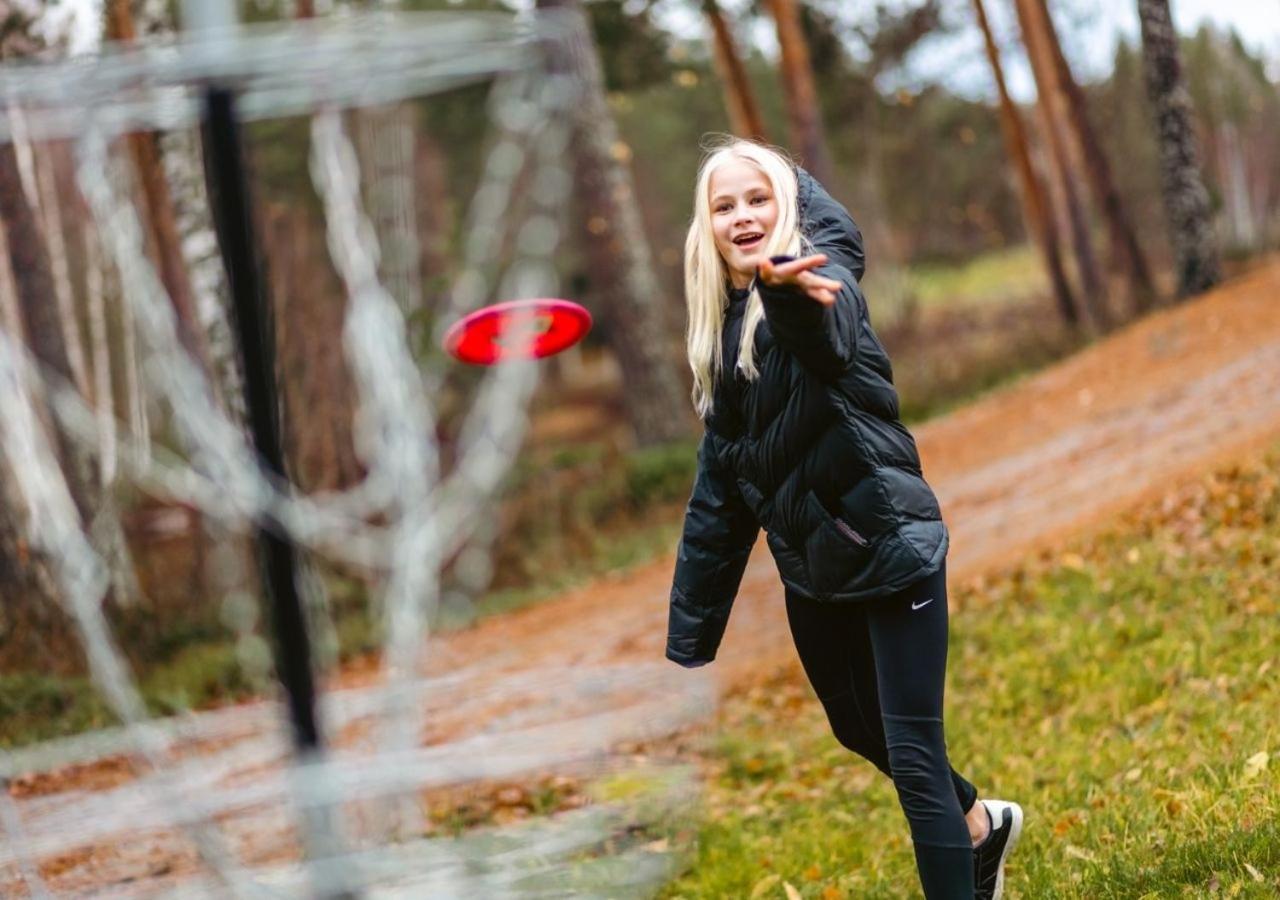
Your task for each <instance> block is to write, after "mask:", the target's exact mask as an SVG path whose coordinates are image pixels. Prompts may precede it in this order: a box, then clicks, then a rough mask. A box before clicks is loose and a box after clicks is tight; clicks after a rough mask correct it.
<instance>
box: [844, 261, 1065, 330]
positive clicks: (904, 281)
mask: <svg viewBox="0 0 1280 900" xmlns="http://www.w3.org/2000/svg"><path fill="white" fill-rule="evenodd" d="M862 286H863V288H864V289H865V291H866V295H867V297H868V302H869V303H870V304H871V308H872V311H873V314H877V313H882V314H883V315H884V316H885V317H886V319H885V320H886V321H892V320H896V319H898V318H899V317H900V316H901V315H902V314H904V312H905V310H906V308H907V307H909V306H911V305H915V306H916V307H917V308H918V309H919V310H921V311H930V310H935V309H943V308H952V309H954V308H957V307H964V308H975V309H981V308H991V307H996V306H1007V305H1010V304H1016V303H1023V302H1026V301H1027V300H1028V299H1031V298H1033V297H1036V296H1039V295H1044V294H1047V293H1048V292H1049V282H1048V280H1047V278H1046V277H1045V274H1044V267H1043V266H1042V265H1041V263H1040V258H1039V255H1038V253H1037V251H1036V249H1035V247H1034V246H1033V245H1031V244H1020V245H1018V246H1015V247H1006V248H1003V249H1000V250H992V251H990V252H988V253H983V254H982V255H981V256H976V257H974V258H973V259H971V260H968V261H966V262H963V263H914V264H912V265H910V266H907V267H904V268H898V269H893V268H890V267H876V266H874V265H873V266H871V267H870V268H869V270H868V272H867V277H866V279H865V280H864V281H863V285H862Z"/></svg>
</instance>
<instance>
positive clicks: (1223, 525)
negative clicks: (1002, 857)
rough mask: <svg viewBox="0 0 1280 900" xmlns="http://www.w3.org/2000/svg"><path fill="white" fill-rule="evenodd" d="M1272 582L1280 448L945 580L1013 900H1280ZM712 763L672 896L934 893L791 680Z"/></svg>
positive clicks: (730, 706)
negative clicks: (1008, 825) (980, 579)
mask: <svg viewBox="0 0 1280 900" xmlns="http://www.w3.org/2000/svg"><path fill="white" fill-rule="evenodd" d="M1278 583H1280V446H1277V447H1275V448H1273V449H1272V450H1271V452H1270V453H1269V454H1267V455H1266V456H1265V457H1262V458H1259V459H1258V460H1257V461H1255V462H1254V463H1253V464H1250V465H1247V466H1242V467H1233V468H1230V469H1226V470H1224V471H1220V472H1218V473H1215V474H1213V475H1212V476H1207V477H1205V478H1204V479H1202V480H1200V481H1198V482H1196V483H1194V484H1191V485H1188V486H1184V487H1181V488H1178V489H1177V490H1175V491H1173V492H1171V493H1169V494H1168V495H1167V496H1166V497H1165V498H1163V500H1162V501H1161V502H1159V503H1156V504H1155V505H1153V506H1150V507H1148V508H1145V509H1142V510H1139V511H1136V512H1134V513H1131V514H1129V515H1127V516H1125V517H1123V518H1121V519H1119V520H1117V521H1115V522H1114V523H1113V524H1112V526H1111V527H1110V528H1109V529H1108V530H1107V531H1106V532H1105V533H1101V534H1099V535H1097V536H1096V537H1092V538H1089V539H1081V540H1079V541H1077V542H1075V543H1074V544H1073V545H1071V546H1068V547H1062V548H1060V549H1059V550H1058V551H1056V552H1055V553H1053V554H1048V555H1045V554H1042V555H1041V556H1039V557H1037V558H1035V559H1030V560H1027V561H1026V562H1025V564H1023V565H1021V566H1019V567H1017V568H1015V569H1013V570H1011V571H1009V572H1007V573H1005V574H1003V575H1002V576H1000V577H998V578H992V579H989V580H987V581H986V582H985V583H976V584H968V585H952V603H953V618H952V634H951V650H950V654H951V661H950V665H949V680H948V685H947V713H946V715H947V722H948V728H947V732H948V743H949V749H950V753H951V757H952V762H953V764H955V765H956V767H957V768H958V769H960V770H961V771H962V772H964V773H965V774H966V775H967V776H968V777H969V778H970V779H971V780H972V781H974V783H975V784H977V785H978V786H979V789H980V790H981V791H982V793H983V795H984V796H992V797H999V798H1006V799H1014V800H1017V801H1018V802H1019V803H1021V804H1022V805H1023V807H1024V808H1025V810H1026V813H1027V824H1026V830H1025V831H1024V834H1023V840H1022V843H1021V844H1020V846H1019V848H1018V851H1017V852H1016V854H1015V856H1014V857H1013V860H1012V863H1011V865H1010V868H1009V874H1008V891H1007V896H1009V897H1022V898H1037V900H1038V898H1051V897H1064V898H1081V900H1085V898H1087V900H1094V898H1148V900H1154V898H1172V897H1196V898H1200V897H1247V898H1262V897H1267V898H1274V897H1277V896H1280V824H1278V823H1280V781H1278V780H1277V777H1276V773H1277V770H1278V769H1280V760H1277V759H1276V757H1277V755H1278V754H1280V715H1278V713H1280V681H1278V680H1277V679H1278V677H1280V665H1278V664H1277V660H1276V655H1277V651H1278V650H1280V617H1278V615H1277V613H1278V612H1280V604H1278V603H1277V596H1278V593H1277V591H1278V589H1277V584H1278ZM957 607H958V609H957ZM712 764H713V771H714V773H715V775H714V777H713V778H712V779H711V782H710V784H709V786H708V788H707V794H706V797H705V802H704V810H705V820H704V822H703V823H702V825H701V833H700V839H699V849H698V850H697V853H696V856H695V857H694V858H693V859H692V860H691V867H690V868H689V870H688V871H687V872H685V874H684V875H683V876H682V877H680V878H679V879H678V880H677V881H676V882H674V883H673V884H672V885H670V886H669V888H668V889H667V890H666V892H665V893H664V894H663V896H664V897H665V898H677V897H679V898H689V900H692V898H708V900H710V898H717V900H719V898H725V897H744V898H751V897H754V898H773V897H776V898H793V897H795V896H799V897H818V898H823V900H834V898H885V900H888V898H895V900H896V898H903V897H918V896H920V893H919V888H918V887H917V881H916V877H915V871H914V863H913V857H912V853H911V847H910V843H909V835H908V831H907V826H906V822H905V819H903V817H902V815H901V812H900V811H899V808H898V805H897V799H896V796H895V794H894V792H893V789H892V786H891V784H890V783H889V781H888V779H886V778H884V777H883V776H881V775H880V774H879V773H878V772H876V771H875V770H874V769H873V768H872V767H871V765H870V764H869V763H866V762H865V761H863V760H861V759H859V758H857V757H855V756H853V755H852V754H851V753H849V752H848V751H847V750H845V749H844V748H842V747H841V746H839V745H838V744H837V743H836V742H835V740H834V738H832V737H831V736H830V733H829V730H828V727H827V724H826V720H825V718H824V717H823V715H822V713H821V711H820V708H819V706H818V703H817V700H816V698H814V697H813V696H812V693H811V690H810V688H809V687H808V685H807V684H806V683H805V682H804V681H803V676H802V674H801V673H800V672H799V670H798V667H797V668H796V669H794V670H791V671H788V672H786V673H784V674H782V675H780V676H779V677H778V678H777V679H776V681H775V682H774V683H772V684H770V685H769V686H767V687H765V688H760V689H757V690H755V691H754V692H753V693H751V694H749V695H746V696H739V697H734V698H731V699H730V700H729V701H727V703H726V705H725V708H724V709H723V711H722V721H721V725H720V730H719V733H718V737H717V738H716V742H715V749H714V753H713V755H712Z"/></svg>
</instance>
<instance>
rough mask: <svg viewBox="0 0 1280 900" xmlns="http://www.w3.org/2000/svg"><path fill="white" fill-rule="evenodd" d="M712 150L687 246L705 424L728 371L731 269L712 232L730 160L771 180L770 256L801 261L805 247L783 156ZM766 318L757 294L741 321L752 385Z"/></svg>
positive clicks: (694, 356)
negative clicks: (722, 172)
mask: <svg viewBox="0 0 1280 900" xmlns="http://www.w3.org/2000/svg"><path fill="white" fill-rule="evenodd" d="M707 149H708V154H707V156H706V157H704V159H703V161H702V165H701V166H700V167H699V169H698V179H697V183H696V187H695V188H694V195H693V218H692V220H691V221H690V222H689V234H688V236H687V237H686V238H685V242H684V296H685V303H686V304H687V305H688V309H689V322H688V326H687V327H686V329H685V347H686V349H687V351H688V355H689V368H691V369H692V370H693V406H694V408H695V409H696V410H697V411H698V415H699V416H700V417H701V418H703V419H705V418H706V417H707V416H708V415H709V414H710V413H711V411H712V405H713V404H712V394H713V392H714V387H715V380H716V377H717V376H718V374H719V373H720V370H721V369H722V368H723V367H724V359H723V353H722V351H721V347H720V332H721V329H723V327H724V318H725V308H726V306H727V302H728V284H729V268H728V266H727V265H726V264H725V261H724V258H723V257H722V256H721V255H720V251H719V250H718V249H717V248H716V240H715V234H714V232H713V231H712V227H711V197H710V194H711V175H712V173H714V172H715V170H716V169H718V168H719V167H720V166H722V165H724V164H725V163H726V162H729V161H730V160H734V159H738V160H742V161H744V162H747V163H750V164H751V165H753V166H755V167H756V168H757V169H759V170H760V173H761V174H762V175H764V177H765V179H766V180H768V182H769V186H770V188H771V189H772V191H773V197H774V200H775V201H776V202H777V204H778V220H777V223H776V224H775V225H774V227H773V230H772V231H771V232H770V233H769V236H768V239H767V240H766V242H765V249H764V255H765V256H766V257H770V256H777V255H779V254H784V253H785V254H787V255H789V256H797V255H799V253H800V248H801V240H802V239H801V234H800V221H799V213H798V211H797V209H796V195H797V193H798V190H799V189H798V187H797V185H796V173H795V169H794V168H793V167H792V164H791V161H790V160H788V159H787V157H786V156H784V155H783V154H782V152H781V151H778V150H775V149H773V148H772V147H766V146H764V145H763V144H757V143H756V142H754V141H746V140H742V139H741V138H730V139H728V140H723V141H717V142H716V143H715V144H713V145H711V146H710V147H708V148H707ZM763 318H764V306H763V304H762V303H761V301H760V294H759V292H757V291H756V290H754V289H753V290H752V291H751V294H750V296H749V297H748V298H747V309H746V313H745V315H744V316H743V320H742V340H741V342H740V343H739V345H738V368H739V369H740V370H741V371H742V373H743V374H744V375H745V376H746V377H747V379H748V380H749V381H754V380H755V379H756V378H758V377H759V375H760V372H759V370H758V369H757V368H756V361H755V353H754V348H755V335H756V327H757V326H758V325H759V324H760V320H761V319H763Z"/></svg>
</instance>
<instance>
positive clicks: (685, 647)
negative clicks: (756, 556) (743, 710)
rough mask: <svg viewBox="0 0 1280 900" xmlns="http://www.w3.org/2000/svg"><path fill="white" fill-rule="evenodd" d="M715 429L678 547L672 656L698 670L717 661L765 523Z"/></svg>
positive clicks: (706, 438)
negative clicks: (724, 457)
mask: <svg viewBox="0 0 1280 900" xmlns="http://www.w3.org/2000/svg"><path fill="white" fill-rule="evenodd" d="M715 440H716V438H715V436H714V435H713V434H712V433H711V432H710V431H708V432H706V433H705V434H704V435H703V437H702V443H701V444H700V445H699V446H698V474H697V477H696V478H695V479H694V483H693V494H692V496H690V498H689V505H688V507H687V508H686V509H685V516H684V533H683V534H682V535H681V538H680V545H679V548H678V549H677V551H676V569H675V577H674V578H673V579H672V585H671V607H670V613H669V617H668V622H667V654H666V655H667V659H670V660H673V661H675V662H677V663H679V664H680V665H682V666H686V667H689V668H692V667H694V666H700V665H705V664H706V663H709V662H711V660H713V659H715V656H716V650H717V649H718V648H719V646H720V640H721V639H722V638H723V637H724V630H725V626H726V625H728V623H729V611H730V609H732V607H733V601H734V598H735V597H736V596H737V594H738V586H739V585H740V584H741V583H742V573H743V572H744V571H745V570H746V567H747V559H748V557H750V556H751V548H752V547H753V546H754V545H755V542H756V538H757V537H758V536H759V533H760V524H759V522H757V521H756V518H755V515H754V514H753V513H752V512H751V510H750V509H749V508H748V507H747V505H746V503H745V501H743V499H742V495H741V493H740V492H739V491H738V486H737V484H735V483H734V481H733V478H732V476H731V473H729V472H728V471H727V470H726V469H725V468H724V466H723V465H721V463H720V461H719V460H718V459H717V458H716V453H715V447H714V442H715Z"/></svg>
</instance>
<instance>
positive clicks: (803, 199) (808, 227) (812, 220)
mask: <svg viewBox="0 0 1280 900" xmlns="http://www.w3.org/2000/svg"><path fill="white" fill-rule="evenodd" d="M796 181H797V184H798V187H799V196H798V198H797V200H798V206H799V207H800V227H801V228H802V229H803V231H804V235H805V237H806V238H808V239H809V242H810V243H812V244H814V245H815V246H821V247H822V252H824V253H826V254H827V256H828V257H829V259H830V261H831V262H833V263H837V264H839V265H842V266H844V267H845V268H846V269H848V270H849V271H850V272H852V273H853V277H854V278H856V279H857V280H858V281H861V280H862V274H863V272H865V271H866V268H867V254H866V251H865V250H864V249H863V246H862V232H861V231H860V230H859V229H858V226H857V224H856V223H854V221H853V217H852V216H850V215H849V211H848V210H847V209H845V208H844V206H842V205H841V204H840V202H839V201H838V200H836V199H835V198H834V197H832V196H831V195H830V194H829V193H827V189H826V188H824V187H823V186H822V185H820V184H819V183H818V181H817V179H815V178H814V177H813V176H812V175H810V174H809V173H808V172H806V171H805V170H804V169H803V168H801V167H800V166H796Z"/></svg>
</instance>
